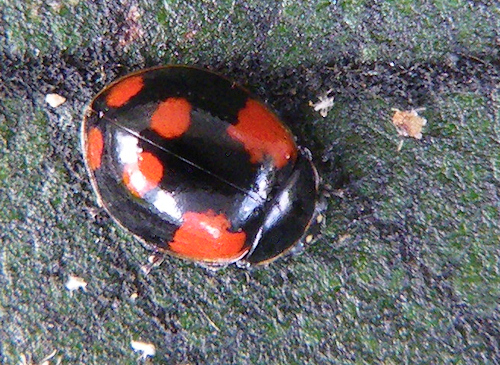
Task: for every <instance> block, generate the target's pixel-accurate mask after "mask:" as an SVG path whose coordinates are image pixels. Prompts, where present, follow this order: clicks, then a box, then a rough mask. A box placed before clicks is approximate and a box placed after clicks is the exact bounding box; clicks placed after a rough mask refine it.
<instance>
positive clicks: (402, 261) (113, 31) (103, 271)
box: [0, 0, 500, 365]
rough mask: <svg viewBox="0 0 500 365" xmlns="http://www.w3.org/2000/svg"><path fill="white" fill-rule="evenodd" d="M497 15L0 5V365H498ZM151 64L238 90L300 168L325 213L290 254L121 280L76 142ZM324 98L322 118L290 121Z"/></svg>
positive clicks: (128, 258)
mask: <svg viewBox="0 0 500 365" xmlns="http://www.w3.org/2000/svg"><path fill="white" fill-rule="evenodd" d="M499 9H500V7H499V4H498V2H493V1H491V2H490V1H465V0H455V1H452V0H443V1H421V2H414V1H397V2H389V1H377V0H372V1H355V0H351V1H341V0H338V1H309V2H294V1H277V2H261V1H216V0H214V1H193V2H181V1H179V2H176V1H171V0H163V1H149V0H137V1H133V0H121V1H118V0H110V1H92V2H90V1H81V0H68V1H59V0H53V1H38V0H33V1H29V2H25V1H7V0H0V57H1V62H0V71H1V72H0V228H1V229H0V242H1V245H0V363H2V364H18V363H20V362H21V361H23V359H24V360H26V362H28V363H39V362H40V361H42V360H43V359H44V358H45V357H46V356H48V355H50V354H52V353H53V351H56V353H55V355H54V357H52V358H51V359H50V360H49V361H50V364H51V365H52V364H56V363H58V362H60V363H62V364H135V363H136V362H137V359H138V357H139V356H140V353H135V352H134V351H133V349H132V347H131V341H143V342H146V343H150V344H153V345H154V346H155V348H156V354H155V355H154V356H152V357H149V358H148V359H147V360H146V362H148V363H151V364H179V365H180V364H363V363H367V364H380V363H384V364H451V363H453V364H485V363H489V364H496V363H499V362H500V360H499V359H500V325H499V323H500V309H499V300H500V261H499V260H500V242H499V241H500V228H499V222H500V196H499V195H500V124H499V123H500V112H499V108H500V105H499V98H500V84H499V83H500V58H499V49H500V35H499V29H500V10H499ZM169 63H175V64H194V65H198V66H201V67H206V68H209V69H211V70H216V71H219V72H221V73H223V74H225V75H227V76H229V77H230V78H232V79H234V80H235V81H237V82H239V83H241V84H243V85H246V86H247V87H248V88H249V89H250V90H252V91H253V92H254V93H255V94H257V95H258V96H260V97H261V98H262V99H264V100H265V101H266V102H268V103H269V105H271V106H272V107H274V108H275V109H276V111H277V112H278V114H279V115H281V116H282V118H283V119H284V120H285V121H286V122H287V123H288V124H289V125H290V127H291V129H292V130H293V132H294V133H295V134H296V135H297V136H298V140H299V143H301V144H304V145H307V146H308V147H309V148H310V149H311V151H312V154H313V156H314V159H315V160H316V161H317V164H318V167H319V169H320V171H321V175H322V177H323V180H324V183H325V186H327V188H328V191H329V196H328V198H327V201H328V205H329V208H328V210H327V212H326V217H327V225H326V227H325V229H324V231H323V237H322V238H321V239H320V240H318V241H317V242H316V243H315V244H314V245H312V246H310V247H308V248H307V249H306V251H305V252H304V253H303V254H302V255H300V256H296V257H289V258H285V259H283V260H280V261H278V262H276V263H274V264H272V265H271V266H269V267H267V268H262V269H256V270H250V271H245V270H241V269H238V268H235V267H228V268H226V269H223V270H221V271H218V272H210V271H207V270H205V269H203V268H200V267H197V266H196V265H194V264H191V263H187V262H182V261H180V260H177V259H168V260H166V261H165V262H164V263H163V264H162V265H161V266H160V267H159V268H156V269H155V270H153V271H152V272H151V273H150V274H149V275H147V276H146V275H144V274H143V273H142V272H141V270H140V268H141V265H143V264H144V263H145V262H146V260H147V257H148V255H149V251H148V250H147V249H146V248H144V247H143V246H142V245H141V244H139V243H138V242H137V241H135V240H134V238H133V237H131V236H130V235H128V234H127V233H126V232H124V231H122V230H121V229H120V228H118V227H117V226H116V225H115V224H114V223H113V222H112V220H111V219H110V218H109V217H108V216H107V214H106V213H105V212H104V211H102V209H100V208H99V207H98V206H97V204H96V200H95V197H94V195H93V193H92V191H91V187H90V184H89V181H88V179H87V176H86V173H85V169H84V164H83V161H82V156H81V151H80V142H79V127H80V123H81V117H82V113H83V110H84V108H85V106H86V105H87V104H88V103H89V102H90V100H91V98H92V96H93V95H94V94H95V93H96V92H97V91H98V90H100V88H102V87H103V86H104V85H106V84H107V83H109V82H110V81H112V80H113V79H115V78H116V77H118V76H120V75H124V74H126V73H128V72H130V71H134V70H137V69H140V68H143V67H147V66H154V65H160V64H169ZM330 89H331V96H333V97H334V98H335V99H334V105H333V109H332V110H331V111H330V112H329V113H328V115H327V116H326V117H325V118H323V117H321V116H320V115H319V113H317V112H315V111H314V110H313V109H312V108H311V106H310V105H309V102H310V101H312V102H316V101H317V100H318V96H319V95H322V94H324V93H325V92H326V91H328V90H330ZM53 92H55V93H58V94H60V95H62V96H64V97H66V98H67V101H66V103H64V104H63V105H61V106H60V107H57V108H53V107H51V106H49V105H48V104H47V103H46V102H45V95H46V94H48V93H53ZM393 108H397V109H400V110H411V109H414V108H425V110H423V111H420V114H421V115H422V116H423V117H424V118H426V119H427V125H426V126H425V127H424V130H423V137H422V139H421V140H417V139H412V138H406V139H404V143H403V145H402V146H400V141H401V137H400V136H399V135H398V134H397V131H396V129H395V128H394V126H393V125H392V123H391V117H392V114H393V110H392V109H393ZM398 147H401V149H400V150H398ZM70 276H77V277H79V278H81V279H83V280H84V281H85V282H86V283H87V286H86V288H85V290H81V289H80V290H76V291H73V292H70V291H69V290H67V288H66V287H65V284H66V283H67V282H68V279H69V278H70ZM140 361H142V360H140Z"/></svg>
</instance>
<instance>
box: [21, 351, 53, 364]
mask: <svg viewBox="0 0 500 365" xmlns="http://www.w3.org/2000/svg"><path fill="white" fill-rule="evenodd" d="M56 354H57V350H54V351H52V353H51V354H50V355H48V356H46V357H45V359H43V360H42V361H41V362H39V363H38V365H50V361H49V360H51V359H52V358H53V357H54V356H56ZM19 359H20V362H19V365H36V364H35V363H33V362H31V361H30V360H28V358H27V357H26V355H24V354H21V356H20V357H19ZM60 360H61V359H57V362H56V364H60V363H61V361H60Z"/></svg>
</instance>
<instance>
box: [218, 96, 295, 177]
mask: <svg viewBox="0 0 500 365" xmlns="http://www.w3.org/2000/svg"><path fill="white" fill-rule="evenodd" d="M227 133H228V134H229V136H231V138H233V139H235V140H237V141H238V142H240V143H242V144H243V146H244V147H245V150H246V151H247V152H248V153H249V154H250V161H251V162H252V163H257V162H262V161H263V160H264V159H265V157H266V156H270V157H271V158H272V159H273V163H274V165H275V166H276V167H277V168H282V167H283V166H285V165H286V164H287V163H288V161H289V160H290V159H295V158H296V156H297V146H296V144H295V141H294V139H293V136H292V134H291V133H290V132H289V131H288V130H287V129H286V127H285V126H284V125H283V124H282V123H281V122H280V120H279V119H278V117H277V116H276V115H274V114H273V113H272V112H270V111H269V110H268V109H267V108H266V107H265V106H264V105H262V104H261V103H259V102H258V101H255V100H253V99H248V101H247V103H246V105H245V107H244V108H243V109H241V110H240V111H239V113H238V122H237V123H236V124H235V125H230V126H229V127H228V128H227Z"/></svg>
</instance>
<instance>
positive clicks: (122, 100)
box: [106, 76, 144, 108]
mask: <svg viewBox="0 0 500 365" xmlns="http://www.w3.org/2000/svg"><path fill="white" fill-rule="evenodd" d="M143 87H144V80H143V78H142V76H130V77H127V78H126V79H124V80H122V81H119V82H118V83H117V84H116V85H114V86H112V87H111V90H110V91H109V93H108V95H107V96H106V104H107V105H108V106H109V107H111V108H119V107H121V106H124V105H125V104H127V102H128V101H129V100H130V99H132V98H133V97H134V96H136V95H137V94H138V93H139V92H140V91H141V90H142V88H143Z"/></svg>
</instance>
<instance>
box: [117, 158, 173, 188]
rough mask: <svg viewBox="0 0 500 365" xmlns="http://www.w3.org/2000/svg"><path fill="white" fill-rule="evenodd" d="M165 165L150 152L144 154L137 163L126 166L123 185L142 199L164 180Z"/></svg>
mask: <svg viewBox="0 0 500 365" xmlns="http://www.w3.org/2000/svg"><path fill="white" fill-rule="evenodd" d="M163 170H164V168H163V165H162V163H161V162H160V160H159V159H158V157H156V156H155V155H153V154H152V153H150V152H142V153H140V154H139V156H138V158H137V162H135V163H130V164H127V165H125V167H124V168H123V183H124V184H125V186H126V187H127V188H128V189H129V191H130V192H131V193H132V194H134V195H135V196H137V197H142V196H144V194H146V193H147V192H148V191H150V190H152V189H154V188H155V187H157V186H158V184H159V183H160V181H161V179H162V178H163Z"/></svg>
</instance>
